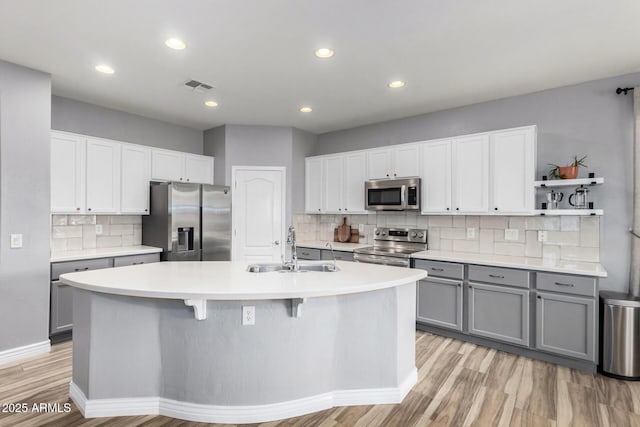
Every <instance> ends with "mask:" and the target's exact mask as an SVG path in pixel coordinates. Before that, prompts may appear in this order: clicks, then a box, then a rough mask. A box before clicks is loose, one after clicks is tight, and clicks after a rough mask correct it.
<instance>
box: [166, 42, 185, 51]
mask: <svg viewBox="0 0 640 427" xmlns="http://www.w3.org/2000/svg"><path fill="white" fill-rule="evenodd" d="M164 44H166V45H167V47H170V48H171V49H175V50H182V49H184V48H185V47H187V45H186V44H184V42H183V41H182V40H180V39H168V40H166V41H165V42H164Z"/></svg>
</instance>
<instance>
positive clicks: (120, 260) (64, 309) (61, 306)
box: [49, 253, 160, 339]
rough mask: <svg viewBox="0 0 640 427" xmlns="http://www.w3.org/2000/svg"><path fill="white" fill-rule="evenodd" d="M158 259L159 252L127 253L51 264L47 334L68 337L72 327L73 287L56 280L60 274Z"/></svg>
mask: <svg viewBox="0 0 640 427" xmlns="http://www.w3.org/2000/svg"><path fill="white" fill-rule="evenodd" d="M158 261H160V254H158V253H154V254H143V255H128V256H121V257H116V258H112V257H109V258H96V259H88V260H79V261H65V262H56V263H52V264H51V301H50V307H49V310H50V316H49V334H50V336H52V337H56V336H57V337H56V338H57V339H59V338H60V337H63V339H68V336H67V335H70V332H71V330H72V329H73V287H72V286H68V285H65V284H64V283H62V282H60V280H58V279H59V278H60V275H61V274H65V273H75V272H80V271H88V270H98V269H101V268H111V267H114V266H115V267H120V266H126V265H137V264H144V263H150V262H158Z"/></svg>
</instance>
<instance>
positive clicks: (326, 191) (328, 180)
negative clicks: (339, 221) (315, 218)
mask: <svg viewBox="0 0 640 427" xmlns="http://www.w3.org/2000/svg"><path fill="white" fill-rule="evenodd" d="M322 165H323V166H322V168H323V169H322V173H323V176H324V185H323V189H322V210H323V211H324V212H327V213H342V211H343V209H344V203H343V192H344V184H343V183H344V180H343V170H344V157H343V156H341V155H337V156H329V157H325V158H323V159H322Z"/></svg>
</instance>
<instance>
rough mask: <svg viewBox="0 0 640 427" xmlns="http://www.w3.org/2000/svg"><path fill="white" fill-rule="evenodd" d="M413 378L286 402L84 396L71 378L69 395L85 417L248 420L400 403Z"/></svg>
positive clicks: (255, 421)
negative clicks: (228, 402) (204, 402)
mask: <svg viewBox="0 0 640 427" xmlns="http://www.w3.org/2000/svg"><path fill="white" fill-rule="evenodd" d="M417 380H418V372H417V370H416V369H413V371H412V372H411V373H410V374H409V376H408V377H407V378H406V379H405V380H404V381H402V383H401V384H400V385H399V386H398V387H388V388H373V389H359V390H337V391H333V392H328V393H322V394H317V395H315V396H310V397H305V398H302V399H296V400H290V401H287V402H278V403H272V404H267V405H245V406H220V405H202V404H197V403H189V402H180V401H178V400H172V399H165V398H163V397H134V398H118V399H93V400H88V399H87V397H86V396H85V394H84V393H83V392H82V390H80V388H79V387H78V386H77V385H76V384H74V383H73V382H71V384H70V386H69V395H70V396H71V399H73V401H74V402H75V404H76V406H77V407H78V409H80V412H81V413H82V415H84V417H85V418H98V417H114V416H134V415H164V416H167V417H173V418H179V419H182V420H187V421H197V422H205V423H223V424H224V423H227V424H249V423H260V422H269V421H276V420H281V419H285V418H291V417H297V416H300V415H305V414H309V413H312V412H317V411H322V410H325V409H329V408H332V407H334V406H351V405H373V404H392V403H400V402H402V400H403V399H404V397H405V396H406V395H407V393H409V390H411V388H412V387H413V386H414V385H415V384H416V382H417Z"/></svg>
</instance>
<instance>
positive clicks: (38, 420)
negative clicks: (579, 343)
mask: <svg viewBox="0 0 640 427" xmlns="http://www.w3.org/2000/svg"><path fill="white" fill-rule="evenodd" d="M416 366H417V367H418V370H419V379H418V384H416V386H415V387H414V388H413V389H412V390H411V392H409V395H408V396H407V397H406V398H405V399H404V401H403V402H402V404H399V405H375V406H352V407H345V408H334V409H329V410H326V411H322V412H318V413H315V414H311V415H307V416H303V417H297V418H292V419H288V420H284V421H280V422H271V423H262V424H253V426H256V427H257V426H261V427H275V426H278V427H285V426H286V427H291V426H309V427H311V426H313V427H315V426H322V427H332V426H340V427H347V426H349V427H351V426H392V427H394V426H400V427H405V426H427V425H428V426H472V425H475V426H494V425H495V426H581V427H582V426H611V427H623V426H640V382H626V381H619V380H615V379H611V378H607V377H603V376H601V375H590V374H585V373H582V372H578V371H574V370H571V369H567V368H563V367H559V366H556V365H552V364H548V363H544V362H539V361H536V360H531V359H527V358H524V357H519V356H514V355H511V354H508V353H503V352H500V351H496V350H492V349H488V348H484V347H479V346H476V345H473V344H468V343H463V342H461V341H457V340H452V339H450V338H443V337H439V336H436V335H431V334H427V333H424V332H417V335H416ZM70 379H71V343H70V342H66V343H62V344H57V345H54V346H53V349H52V351H51V353H50V354H47V355H44V356H39V357H36V358H32V359H30V360H28V361H23V362H21V363H16V364H12V365H5V366H2V367H0V403H2V404H6V403H23V402H26V403H28V404H29V406H31V405H32V404H33V403H42V402H44V403H55V402H59V403H60V404H63V403H65V402H71V400H70V399H69V381H70ZM71 408H72V410H71V412H70V413H26V414H10V413H0V426H12V427H13V426H26V427H31V426H40V425H48V426H61V427H68V426H80V425H81V426H109V427H111V426H172V427H173V426H204V425H207V424H203V423H189V422H184V421H180V420H175V419H172V418H167V417H159V416H145V417H117V418H96V419H88V420H85V419H84V418H82V415H81V414H80V412H79V411H78V410H77V408H76V407H75V405H74V404H73V403H71ZM209 425H214V424H209Z"/></svg>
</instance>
